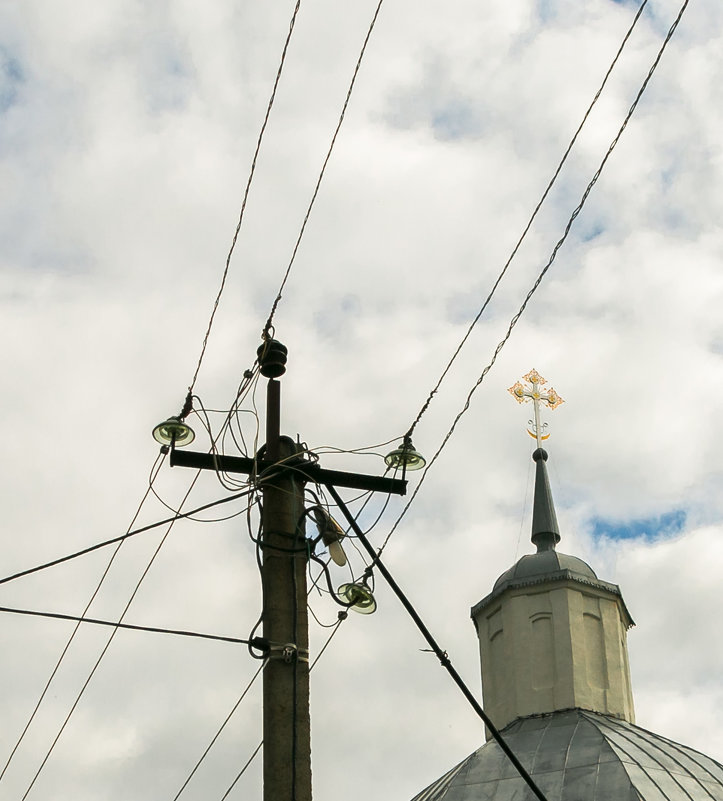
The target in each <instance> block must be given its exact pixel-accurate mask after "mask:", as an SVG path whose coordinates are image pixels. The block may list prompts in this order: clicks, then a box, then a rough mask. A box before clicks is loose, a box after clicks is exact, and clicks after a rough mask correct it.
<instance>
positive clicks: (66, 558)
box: [0, 489, 254, 614]
mask: <svg viewBox="0 0 723 801" xmlns="http://www.w3.org/2000/svg"><path fill="white" fill-rule="evenodd" d="M253 491H254V490H253V489H248V490H245V491H244V492H239V493H237V494H235V495H229V497H228V498H221V499H220V500H218V501H211V503H205V504H203V506H197V507H196V508H195V509H191V510H190V511H188V512H181V513H179V514H176V515H173V517H167V518H165V520H158V521H156V522H155V523H149V524H148V525H147V526H141V527H140V528H136V529H133V530H132V531H128V532H126V533H125V534H121V535H120V536H118V537H113V538H111V539H109V540H105V541H104V542H99V543H97V544H96V545H91V546H89V547H88V548H83V549H82V550H80V551H76V552H75V553H71V554H68V555H67V556H61V557H60V558H58V559H53V561H52V562H45V564H42V565H37V566H36V567H30V568H28V569H27V570H21V571H20V572H19V573H13V575H12V576H6V577H5V578H2V579H0V584H6V583H7V582H9V581H14V580H15V579H19V578H22V577H23V576H29V575H31V574H32V573H37V572H38V571H40V570H46V569H47V568H49V567H55V566H56V565H60V564H62V563H63V562H69V561H70V560H71V559H77V558H78V557H79V556H85V555H86V554H89V553H92V552H93V551H97V550H99V549H100V548H105V547H106V546H108V545H113V544H114V543H121V542H124V541H125V540H127V539H129V538H130V537H135V535H136V534H142V533H143V532H144V531H150V530H151V529H154V528H158V527H159V526H165V525H167V524H168V523H175V522H176V520H183V519H185V518H188V517H190V516H191V515H195V514H198V512H202V511H204V510H205V509H211V508H212V507H213V506H219V505H220V504H222V503H229V502H231V501H236V500H238V499H239V498H243V497H245V496H246V495H249V494H250V493H252V492H253ZM146 497H147V496H146ZM144 501H145V498H144ZM244 511H245V510H244V509H242V510H241V512H244ZM136 517H137V515H136ZM133 519H134V520H135V519H136V518H135V517H134V518H133ZM200 522H215V521H200ZM114 556H115V554H114ZM85 611H86V612H87V611H88V610H87V609H86V610H85ZM84 614H85V612H84Z"/></svg>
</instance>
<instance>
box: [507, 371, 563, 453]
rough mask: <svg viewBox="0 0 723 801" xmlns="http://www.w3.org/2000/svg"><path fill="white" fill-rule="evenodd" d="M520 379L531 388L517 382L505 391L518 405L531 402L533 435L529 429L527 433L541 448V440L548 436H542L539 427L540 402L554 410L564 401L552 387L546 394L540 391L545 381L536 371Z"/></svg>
mask: <svg viewBox="0 0 723 801" xmlns="http://www.w3.org/2000/svg"><path fill="white" fill-rule="evenodd" d="M522 378H523V380H524V381H527V382H528V384H530V385H531V388H530V387H526V386H525V385H524V384H521V383H520V382H519V381H517V382H516V383H515V384H513V385H512V386H511V387H510V388H509V389H508V390H507V391H508V392H509V393H511V395H512V397H513V398H514V399H515V400H516V401H517V402H518V403H526V402H527V401H528V400H531V401H532V405H533V406H534V408H535V421H534V433H533V432H532V431H530V430H529V429H528V430H527V433H528V434H529V435H530V436H531V437H535V439H536V440H537V447H538V448H541V447H542V440H543V439H547V437H549V436H550V435H549V434H548V435H547V436H543V435H542V428H541V427H540V402H542V403H546V404H547V405H548V407H549V408H550V409H556V408H557V407H558V406H559V405H560V404H561V403H564V401H563V399H562V398H561V397H560V396H559V395H558V394H557V392H555V390H554V389H553V388H552V387H550V389H548V390H547V393H544V392H541V391H540V387H541V386H542V384H546V383H547V381H545V379H544V378H543V377H542V376H541V375H540V374H539V373H538V372H537V370H530V372H529V373H528V374H527V375H525V376H523V377H522ZM530 422H531V423H532V420H530ZM546 425H547V423H545V426H546Z"/></svg>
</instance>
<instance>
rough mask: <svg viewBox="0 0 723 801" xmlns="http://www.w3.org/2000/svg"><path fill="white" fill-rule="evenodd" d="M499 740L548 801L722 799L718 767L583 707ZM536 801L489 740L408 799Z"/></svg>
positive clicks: (511, 730) (520, 725)
mask: <svg viewBox="0 0 723 801" xmlns="http://www.w3.org/2000/svg"><path fill="white" fill-rule="evenodd" d="M503 735H504V736H505V738H506V740H507V742H508V743H509V745H510V747H511V748H512V750H513V751H514V752H515V754H516V755H517V756H518V758H519V759H520V761H521V762H522V764H523V765H525V767H526V768H527V770H528V771H530V773H531V775H532V776H533V778H534V779H535V781H536V782H537V783H538V785H539V787H540V789H541V790H542V791H543V793H545V795H546V797H547V799H548V801H723V766H722V765H721V764H720V763H718V762H716V761H715V760H714V759H711V758H710V757H707V756H705V755H704V754H701V753H699V752H697V751H694V750H693V749H691V748H687V747H686V746H683V745H680V744H678V743H675V742H673V741H672V740H668V739H666V738H664V737H659V736H658V735H656V734H653V733H652V732H649V731H646V730H645V729H642V728H640V727H638V726H634V725H633V724H631V723H627V722H626V721H623V720H618V719H617V718H612V717H609V716H606V715H599V714H597V713H593V712H586V711H583V710H580V709H571V710H564V711H560V712H554V713H552V714H550V715H540V716H533V717H529V718H522V719H520V720H517V721H515V722H514V723H511V724H510V725H509V726H507V727H506V728H505V729H504V731H503ZM487 799H494V801H533V799H534V796H533V795H532V792H531V791H530V790H529V788H527V786H526V784H525V783H524V781H523V780H522V779H521V778H520V776H519V775H518V774H517V772H516V771H515V769H514V767H513V766H512V765H511V763H510V762H509V760H508V759H507V758H506V757H505V755H504V754H503V753H502V751H501V749H500V748H499V746H497V744H496V743H495V742H494V741H490V742H488V743H486V744H485V745H484V746H482V747H481V748H480V749H478V750H477V751H476V752H475V753H474V754H472V755H471V756H469V757H468V758H467V759H465V760H464V761H463V762H461V763H459V765H457V766H456V767H455V768H453V769H452V770H451V771H449V772H448V773H447V774H445V776H443V777H442V778H441V779H439V780H438V781H436V782H434V783H433V784H431V785H430V786H429V787H428V788H427V789H426V790H424V791H422V793H420V794H419V795H417V796H416V797H415V798H414V799H413V801H487Z"/></svg>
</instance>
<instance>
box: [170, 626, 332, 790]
mask: <svg viewBox="0 0 723 801" xmlns="http://www.w3.org/2000/svg"><path fill="white" fill-rule="evenodd" d="M346 619H347V613H346V612H339V619H338V621H337V623H336V626H335V627H334V630H333V631H332V632H331V634H329V637H328V638H327V640H326V642H325V643H324V645H323V646H322V648H321V650H320V651H319V653H318V654H317V655H316V658H315V659H314V661H313V662H312V663H311V665H310V666H309V673H311V671H312V670H313V669H314V666H315V665H316V663H317V662H318V661H319V660H320V659H321V656H322V654H323V653H324V651H326V649H327V647H328V645H329V643H330V642H331V641H332V639H333V638H334V635H335V634H336V633H337V631H339V627H340V626H341V624H342V623H343V622H344V621H345V620H346ZM224 725H226V724H225V723H224ZM263 744H264V741H263V740H261V742H260V743H259V744H258V745H257V746H256V749H255V750H254V752H253V753H252V754H251V756H250V757H249V759H248V760H247V761H246V763H245V764H244V766H243V767H242V768H241V770H240V771H239V773H238V774H237V775H236V778H235V779H234V780H233V782H231V786H230V787H229V788H228V790H226V792H225V793H224V794H223V795H222V796H221V799H220V801H225V799H226V798H228V797H229V795H230V794H231V791H232V790H233V788H234V787H235V786H236V784H237V783H238V781H239V779H240V778H241V777H242V776H243V775H244V773H245V772H246V770H247V769H248V767H249V765H250V764H251V763H252V762H253V761H254V759H255V758H256V755H257V754H258V753H259V751H260V750H261V748H262V746H263ZM177 799H178V797H176V798H174V799H173V801H177Z"/></svg>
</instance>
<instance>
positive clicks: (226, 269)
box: [188, 0, 301, 395]
mask: <svg viewBox="0 0 723 801" xmlns="http://www.w3.org/2000/svg"><path fill="white" fill-rule="evenodd" d="M300 6H301V0H296V4H295V5H294V11H293V13H292V15H291V21H290V22H289V32H288V34H287V36H286V40H285V42H284V47H283V49H282V51H281V59H280V61H279V66H278V69H277V71H276V78H275V79H274V85H273V88H272V90H271V97H270V98H269V102H268V104H267V106H266V114H265V115H264V120H263V123H262V124H261V130H260V131H259V136H258V139H257V140H256V149H255V150H254V155H253V159H252V160H251V169H250V170H249V176H248V179H247V181H246V188H245V190H244V194H243V200H242V201H241V211H240V213H239V218H238V223H237V225H236V230H235V231H234V235H233V239H232V241H231V247H230V248H229V251H228V255H227V256H226V264H225V267H224V270H223V275H222V277H221V285H220V287H219V290H218V294H217V295H216V300H215V301H214V304H213V309H212V310H211V316H210V318H209V321H208V327H207V328H206V334H205V336H204V337H203V343H202V345H201V353H200V355H199V357H198V363H197V364H196V369H195V370H194V373H193V378H192V379H191V383H190V384H189V387H188V394H189V395H191V394H192V393H193V390H194V387H195V386H196V381H197V380H198V374H199V372H200V370H201V364H202V363H203V358H204V356H205V354H206V347H207V345H208V339H209V337H210V335H211V329H212V327H213V322H214V319H215V317H216V311H217V310H218V306H219V303H220V302H221V295H222V294H223V291H224V288H225V286H226V279H227V278H228V273H229V268H230V266H231V256H232V255H233V252H234V249H235V247H236V241H237V239H238V235H239V231H240V230H241V225H242V223H243V219H244V214H245V212H246V204H247V202H248V197H249V192H250V190H251V182H252V181H253V178H254V174H255V172H256V162H257V160H258V157H259V152H260V150H261V143H262V141H263V138H264V134H265V132H266V126H267V124H268V122H269V117H270V116H271V109H272V108H273V106H274V100H275V99H276V90H277V89H278V86H279V82H280V80H281V73H282V72H283V69H284V64H285V62H286V54H287V51H288V49H289V43H290V42H291V35H292V33H293V32H294V26H295V24H296V17H297V15H298V13H299V8H300Z"/></svg>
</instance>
